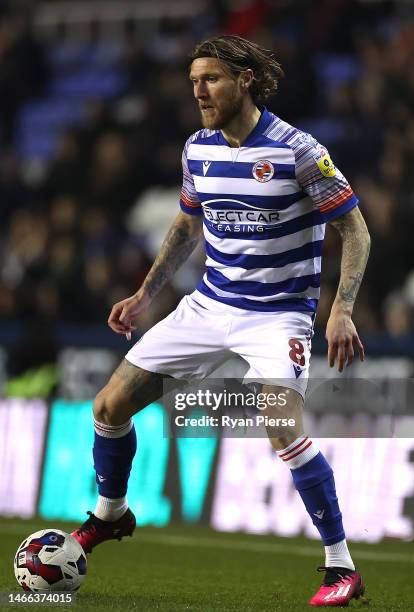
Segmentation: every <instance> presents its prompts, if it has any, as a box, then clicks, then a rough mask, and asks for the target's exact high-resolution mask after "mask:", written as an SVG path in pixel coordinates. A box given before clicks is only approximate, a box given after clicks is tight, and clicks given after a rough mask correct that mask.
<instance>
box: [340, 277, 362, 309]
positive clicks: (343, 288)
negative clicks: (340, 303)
mask: <svg viewBox="0 0 414 612" xmlns="http://www.w3.org/2000/svg"><path fill="white" fill-rule="evenodd" d="M349 280H350V282H349V284H348V285H345V283H343V282H342V283H341V284H340V285H339V289H338V293H339V295H340V297H341V298H342V299H343V300H344V302H351V303H352V302H355V298H356V296H357V293H358V289H359V287H360V285H361V281H362V273H361V272H358V274H357V275H356V276H350V277H349Z"/></svg>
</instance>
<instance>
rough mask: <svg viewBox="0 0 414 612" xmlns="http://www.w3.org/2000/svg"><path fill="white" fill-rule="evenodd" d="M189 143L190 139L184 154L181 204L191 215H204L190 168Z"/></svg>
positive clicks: (182, 208) (183, 209)
mask: <svg viewBox="0 0 414 612" xmlns="http://www.w3.org/2000/svg"><path fill="white" fill-rule="evenodd" d="M189 144H190V140H188V141H187V142H186V144H185V147H184V150H183V155H182V165H183V186H182V188H181V194H180V206H181V210H182V211H184V212H185V213H187V214H189V215H202V214H203V208H202V206H201V203H200V200H199V199H198V196H197V192H196V188H195V186H194V179H193V177H192V175H191V172H190V170H189V168H188V161H187V151H188V146H189Z"/></svg>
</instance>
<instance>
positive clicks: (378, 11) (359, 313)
mask: <svg viewBox="0 0 414 612" xmlns="http://www.w3.org/2000/svg"><path fill="white" fill-rule="evenodd" d="M215 33H233V34H240V35H243V36H246V37H249V38H251V39H252V40H255V41H257V42H259V43H261V44H263V45H264V46H266V47H268V48H272V49H274V50H275V52H276V53H277V55H278V57H279V59H280V62H281V64H282V66H283V68H284V70H285V73H286V76H285V78H284V79H283V81H282V82H281V83H280V88H279V93H278V95H276V96H275V97H274V98H273V99H272V100H271V101H270V102H269V104H268V106H269V108H270V110H272V111H273V112H275V113H276V114H278V115H280V116H281V117H282V118H283V119H285V120H287V121H289V122H292V123H293V124H294V125H296V126H298V127H302V129H305V130H306V131H310V132H312V133H313V135H314V136H315V137H316V138H318V139H319V140H320V141H321V142H322V143H323V144H324V145H326V146H327V147H328V148H329V150H330V153H331V156H332V157H333V159H334V161H335V163H336V165H337V166H338V167H339V168H340V169H341V170H342V172H343V173H344V174H345V176H347V178H348V180H349V181H350V183H351V185H352V186H353V188H354V191H355V192H356V193H357V195H358V197H359V198H360V206H361V209H362V211H363V213H364V215H365V217H366V220H367V223H368V226H369V229H370V232H371V235H372V252H371V258H370V262H369V267H368V271H367V276H366V280H365V281H364V284H363V289H362V291H361V294H360V297H359V300H358V306H357V308H356V313H355V321H356V324H357V326H359V330H360V331H361V332H362V333H364V332H365V333H369V332H377V331H387V332H388V333H389V334H391V335H392V336H395V337H399V336H403V335H405V334H408V333H409V332H410V331H411V325H412V315H413V309H414V240H413V239H412V236H411V234H412V228H413V227H414V224H413V221H414V181H413V172H412V167H413V164H414V115H413V113H412V109H413V108H414V63H413V61H412V58H413V57H414V16H413V15H411V14H410V4H406V3H402V4H400V3H398V2H363V1H362V0H361V1H356V0H355V1H353V0H320V1H318V2H311V3H310V2H307V1H306V0H299V1H295V2H293V1H289V0H279V1H278V0H275V1H271V0H268V1H266V0H247V1H246V0H234V1H232V0H228V1H226V0H220V1H216V2H211V3H200V11H199V14H198V15H197V16H194V15H192V16H190V17H188V18H187V19H185V18H180V19H173V18H164V19H161V20H160V21H159V22H158V23H157V28H156V29H155V30H152V31H151V33H150V35H149V34H148V33H146V32H145V28H144V29H143V28H142V27H141V26H140V24H139V23H134V22H132V21H128V20H126V21H125V23H124V24H123V27H122V28H121V30H120V31H119V32H118V33H117V35H116V38H113V39H112V38H111V39H108V38H107V35H106V34H104V33H103V31H101V29H100V27H99V24H97V23H93V24H90V27H88V28H87V29H86V30H85V31H84V32H83V34H82V36H80V35H79V36H78V37H73V36H71V35H70V33H68V32H67V31H66V30H65V27H64V26H63V25H62V27H61V28H60V30H59V35H58V36H56V37H55V38H54V39H53V38H52V39H50V38H49V39H48V40H47V41H45V40H42V39H41V38H39V37H36V36H34V34H33V29H32V28H31V25H30V21H29V22H28V21H27V19H25V18H22V16H21V15H14V14H13V12H11V11H10V10H4V11H3V13H2V14H1V16H0V141H1V146H0V201H1V205H0V319H1V320H3V321H4V320H6V321H13V320H26V321H30V320H37V321H43V322H46V323H49V322H56V321H73V322H89V323H98V322H105V321H106V319H107V317H108V314H109V311H110V309H111V306H112V304H113V303H114V302H115V301H117V300H119V299H122V298H124V297H127V296H128V295H130V294H131V293H132V292H134V291H135V290H136V289H137V288H138V287H139V285H140V283H141V282H142V280H143V278H144V277H145V274H146V272H147V271H148V269H149V266H150V264H151V261H152V259H153V257H154V256H155V254H156V252H157V249H158V248H159V244H160V241H161V239H162V235H163V234H164V232H165V231H166V228H167V227H168V225H169V223H170V221H171V220H172V218H173V217H174V215H175V214H176V213H177V211H178V193H179V187H180V182H181V152H182V147H183V145H184V143H185V141H186V139H187V138H188V136H189V134H190V133H191V132H193V131H195V130H196V129H198V128H199V127H200V122H199V117H198V111H197V108H196V106H195V104H194V101H193V99H192V91H191V87H190V83H189V81H188V77H187V59H186V58H187V55H188V52H189V51H190V50H191V48H192V47H193V45H194V44H195V43H196V42H197V41H199V40H201V39H203V38H205V37H207V36H210V35H212V34H215ZM65 45H66V46H67V45H70V46H71V47H72V48H74V47H75V48H76V45H78V46H79V47H80V46H83V47H85V46H87V47H88V48H89V49H94V50H95V51H96V50H102V49H105V48H106V49H109V48H110V49H112V50H113V54H112V60H111V61H112V62H113V65H115V67H116V69H117V70H119V71H122V73H123V74H124V75H125V81H124V85H123V86H122V88H121V89H120V91H118V92H117V93H116V95H113V96H110V97H106V98H105V99H99V98H90V99H86V100H85V114H84V117H83V119H82V121H80V122H77V124H76V125H70V124H69V125H65V126H64V127H63V128H62V130H61V132H60V134H59V136H58V139H57V141H56V146H55V147H54V150H53V153H52V155H50V156H45V157H43V158H42V159H35V158H30V156H22V155H21V153H20V152H19V148H18V146H17V145H16V135H17V133H18V129H19V113H20V112H21V109H22V108H24V105H25V104H27V103H28V102H30V101H33V100H42V99H45V98H46V97H47V96H48V92H49V89H48V88H49V84H50V79H51V78H52V76H53V69H54V68H53V66H54V64H53V58H54V54H58V53H61V52H62V48H63V47H64V46H65ZM339 249H340V245H339V241H338V238H337V236H336V235H335V233H334V232H331V231H328V235H327V240H326V244H325V258H324V270H323V279H324V282H323V289H322V297H321V301H320V306H319V312H318V319H317V325H318V326H319V327H320V328H323V327H324V325H325V323H326V320H327V317H328V315H329V309H330V305H331V302H332V300H333V297H334V293H335V291H336V286H337V280H338V270H339V261H340V251H339ZM202 260H203V257H202V254H201V253H196V254H195V255H194V257H193V258H192V259H191V261H190V262H188V264H187V267H186V268H185V271H184V272H182V273H181V275H178V277H177V279H175V280H174V283H173V284H171V285H170V286H168V287H167V288H166V289H165V290H164V292H163V293H162V295H161V296H160V298H159V299H158V300H157V303H156V305H155V307H154V309H152V310H151V312H150V313H147V314H146V315H144V316H143V318H142V320H141V323H140V324H141V328H142V329H143V330H144V329H146V328H147V327H148V326H150V325H151V324H153V323H154V322H155V320H157V319H159V318H160V317H162V316H164V315H165V314H166V313H167V312H169V311H170V310H171V309H172V308H173V307H174V305H175V304H176V303H177V301H178V299H179V297H180V295H181V293H182V292H183V291H187V290H190V289H191V288H192V286H194V284H195V281H196V279H197V277H198V276H199V275H201V270H202Z"/></svg>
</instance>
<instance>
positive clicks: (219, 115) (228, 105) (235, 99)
mask: <svg viewBox="0 0 414 612" xmlns="http://www.w3.org/2000/svg"><path fill="white" fill-rule="evenodd" d="M242 103H243V98H242V96H241V95H240V94H239V95H238V94H237V91H236V90H235V91H233V92H232V94H231V96H229V99H228V100H226V101H225V102H224V103H222V104H221V105H220V107H217V106H214V109H213V112H212V113H209V114H208V115H206V114H205V113H203V112H202V111H201V110H200V114H201V123H202V124H203V127H204V128H207V129H209V130H222V129H223V128H225V127H226V125H228V124H229V123H230V122H231V121H232V120H233V119H234V117H236V116H237V115H238V114H239V113H240V112H241V109H242Z"/></svg>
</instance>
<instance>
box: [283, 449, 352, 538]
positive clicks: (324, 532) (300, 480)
mask: <svg viewBox="0 0 414 612" xmlns="http://www.w3.org/2000/svg"><path fill="white" fill-rule="evenodd" d="M291 472H292V477H293V482H294V483H295V487H296V489H297V490H298V492H299V495H300V496H301V498H302V500H303V503H304V504H305V507H306V510H307V511H308V514H309V516H310V517H311V519H312V522H313V524H314V525H315V527H316V528H317V530H318V531H319V533H320V535H321V538H322V540H323V543H324V545H325V546H329V545H331V544H336V543H337V542H340V541H341V540H344V539H345V532H344V528H343V525H342V514H341V511H340V509H339V504H338V498H337V496H336V490H335V480H334V476H333V471H332V469H331V467H330V465H329V463H328V462H327V461H326V459H325V457H324V456H323V455H322V453H321V452H318V454H317V455H316V456H315V457H314V458H313V459H311V460H310V461H308V462H307V463H305V465H302V466H301V467H298V468H296V469H292V470H291Z"/></svg>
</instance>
